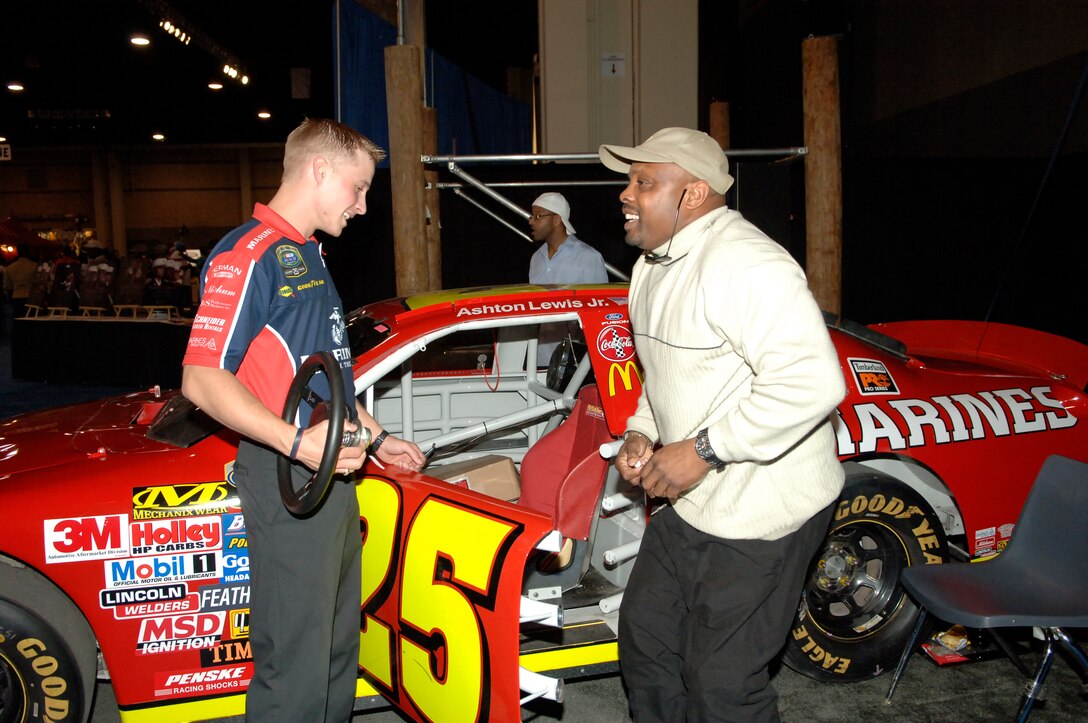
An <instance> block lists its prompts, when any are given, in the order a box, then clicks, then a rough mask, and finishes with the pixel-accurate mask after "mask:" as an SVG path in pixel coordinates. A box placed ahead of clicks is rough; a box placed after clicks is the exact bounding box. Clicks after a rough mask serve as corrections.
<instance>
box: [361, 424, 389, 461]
mask: <svg viewBox="0 0 1088 723" xmlns="http://www.w3.org/2000/svg"><path fill="white" fill-rule="evenodd" d="M388 436H389V432H387V431H385V430H384V429H383V430H382V431H381V432H379V433H378V436H377V437H375V438H374V441H373V442H371V443H370V446H369V447H367V448H366V453H367V454H373V455H377V454H378V447H381V446H382V443H383V442H385V438H386V437H388Z"/></svg>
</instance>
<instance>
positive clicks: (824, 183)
mask: <svg viewBox="0 0 1088 723" xmlns="http://www.w3.org/2000/svg"><path fill="white" fill-rule="evenodd" d="M801 65H802V67H803V83H802V99H803V104H804V125H805V145H806V146H807V147H808V155H807V156H806V157H805V226H806V237H807V242H806V251H805V273H806V274H807V276H808V283H809V287H810V288H811V289H812V293H813V295H814V296H815V297H816V301H817V302H818V303H819V304H820V308H821V309H824V310H825V311H831V312H834V313H836V314H837V313H839V312H841V310H842V155H841V154H842V140H841V122H840V117H839V56H838V40H837V39H836V38H834V37H830V36H823V37H817V38H806V39H805V40H803V41H801Z"/></svg>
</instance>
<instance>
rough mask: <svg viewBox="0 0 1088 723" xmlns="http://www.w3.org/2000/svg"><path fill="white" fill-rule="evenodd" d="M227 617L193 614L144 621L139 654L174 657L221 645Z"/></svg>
mask: <svg viewBox="0 0 1088 723" xmlns="http://www.w3.org/2000/svg"><path fill="white" fill-rule="evenodd" d="M225 621H226V613H194V614H192V615H172V616H170V617H164V618H144V619H143V620H142V621H141V622H140V637H139V638H138V639H137V641H136V650H137V651H138V652H140V653H145V654H149V655H150V654H152V653H172V652H174V651H175V650H198V649H200V648H210V647H212V646H213V645H218V644H219V639H220V637H222V634H223V624H224V622H225Z"/></svg>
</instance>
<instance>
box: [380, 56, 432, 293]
mask: <svg viewBox="0 0 1088 723" xmlns="http://www.w3.org/2000/svg"><path fill="white" fill-rule="evenodd" d="M385 87H386V89H387V90H386V102H387V104H388V107H389V169H390V183H391V185H392V193H393V257H394V266H395V268H396V279H397V294H398V295H400V296H406V295H409V294H416V293H419V292H421V291H426V290H427V289H428V287H429V282H428V271H427V249H426V238H427V237H426V223H425V219H424V216H425V208H426V206H425V201H424V195H423V187H424V179H423V163H421V161H420V157H421V156H422V155H423V51H422V49H420V48H419V47H418V46H415V45H391V46H389V47H387V48H386V49H385Z"/></svg>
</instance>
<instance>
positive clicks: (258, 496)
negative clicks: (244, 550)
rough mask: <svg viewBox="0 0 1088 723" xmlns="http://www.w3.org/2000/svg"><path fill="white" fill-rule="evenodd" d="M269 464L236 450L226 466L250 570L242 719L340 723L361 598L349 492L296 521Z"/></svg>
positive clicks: (354, 509) (348, 705)
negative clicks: (249, 659) (248, 660)
mask: <svg viewBox="0 0 1088 723" xmlns="http://www.w3.org/2000/svg"><path fill="white" fill-rule="evenodd" d="M276 460H277V455H276V454H274V453H273V452H271V451H270V450H268V449H265V448H263V447H259V446H257V445H254V444H251V443H248V442H242V444H241V446H240V447H239V449H238V459H237V461H236V462H235V465H234V480H235V483H236V484H237V486H238V495H239V497H241V500H242V513H243V515H244V516H245V523H246V537H247V539H248V547H249V565H250V630H249V638H250V643H251V646H252V649H253V663H254V670H253V679H252V681H251V682H250V684H249V691H248V692H247V694H246V719H247V720H249V721H251V723H267V722H268V721H283V722H284V723H303V722H305V721H324V722H326V723H333V722H335V723H345V722H346V721H348V720H350V718H351V712H352V708H353V707H354V703H355V681H356V677H357V675H358V660H359V606H360V598H361V596H362V592H361V583H360V578H359V575H360V559H361V550H362V537H361V535H360V531H359V503H358V499H357V498H356V496H355V484H354V483H352V482H346V481H345V480H344V479H343V478H333V481H332V483H331V484H330V485H329V492H328V494H327V496H326V497H325V500H324V502H322V504H321V505H320V506H319V507H318V508H317V510H316V511H314V512H313V513H312V514H311V515H309V516H307V517H305V518H300V517H295V516H294V515H292V514H291V513H290V512H288V511H287V508H285V507H284V506H283V502H282V501H281V499H280V492H279V487H278V485H277V481H276ZM295 467H296V471H297V472H298V473H299V475H300V476H302V475H305V478H308V477H309V474H310V473H309V472H308V471H306V470H305V468H303V467H302V466H301V465H296V466H295ZM299 485H300V483H299V482H298V481H297V480H296V488H297V487H298V486H299Z"/></svg>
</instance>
